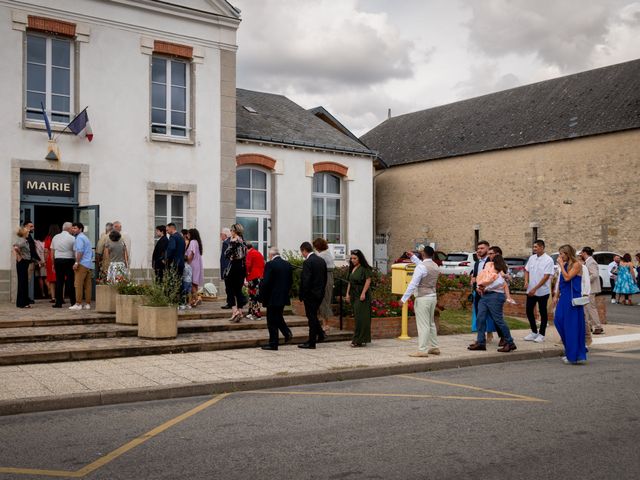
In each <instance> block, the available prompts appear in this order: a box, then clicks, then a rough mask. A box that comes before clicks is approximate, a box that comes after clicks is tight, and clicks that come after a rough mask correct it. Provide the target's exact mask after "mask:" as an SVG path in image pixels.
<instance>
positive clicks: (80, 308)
mask: <svg viewBox="0 0 640 480" xmlns="http://www.w3.org/2000/svg"><path fill="white" fill-rule="evenodd" d="M69 310H82V305H80V304H79V303H76V304H75V305H71V306H70V307H69Z"/></svg>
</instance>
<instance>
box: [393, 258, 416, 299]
mask: <svg viewBox="0 0 640 480" xmlns="http://www.w3.org/2000/svg"><path fill="white" fill-rule="evenodd" d="M415 268H416V266H415V265H414V264H413V263H394V264H393V265H392V266H391V293H395V294H396V295H403V294H404V292H405V291H406V290H407V287H408V286H409V284H410V283H411V278H412V277H413V271H414V270H415Z"/></svg>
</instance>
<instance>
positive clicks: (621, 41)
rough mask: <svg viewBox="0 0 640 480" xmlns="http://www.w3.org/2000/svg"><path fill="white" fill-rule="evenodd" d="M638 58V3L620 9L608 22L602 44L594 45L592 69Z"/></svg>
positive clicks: (639, 26) (639, 30) (639, 11)
mask: <svg viewBox="0 0 640 480" xmlns="http://www.w3.org/2000/svg"><path fill="white" fill-rule="evenodd" d="M636 58H640V2H634V3H632V4H629V5H626V6H625V7H623V8H622V9H620V10H619V11H618V12H617V13H616V14H615V15H613V16H612V18H611V19H610V21H609V24H608V28H607V33H606V35H605V36H604V38H603V42H602V43H599V44H597V45H595V47H594V50H593V53H592V56H591V63H592V65H593V66H594V67H601V66H604V65H611V64H614V63H620V62H626V61H629V60H634V59H636Z"/></svg>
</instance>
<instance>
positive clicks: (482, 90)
mask: <svg viewBox="0 0 640 480" xmlns="http://www.w3.org/2000/svg"><path fill="white" fill-rule="evenodd" d="M521 84H522V82H521V81H520V79H519V78H518V77H517V76H516V75H514V74H513V73H504V74H502V73H500V66H499V65H498V63H497V62H483V63H474V64H472V65H470V67H469V77H468V78H467V79H466V80H462V81H460V82H458V83H457V84H456V85H455V87H454V88H455V89H456V91H457V93H458V95H459V97H460V98H471V97H477V96H479V95H485V94H487V93H492V92H499V91H500V90H507V89H509V88H514V87H517V86H519V85H521Z"/></svg>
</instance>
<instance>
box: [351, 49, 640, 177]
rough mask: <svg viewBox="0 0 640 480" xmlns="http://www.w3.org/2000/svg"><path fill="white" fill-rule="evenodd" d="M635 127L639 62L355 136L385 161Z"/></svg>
mask: <svg viewBox="0 0 640 480" xmlns="http://www.w3.org/2000/svg"><path fill="white" fill-rule="evenodd" d="M635 128H640V60H633V61H630V62H626V63H620V64H617V65H612V66H609V67H603V68H598V69H595V70H589V71H587V72H582V73H577V74H574V75H569V76H566V77H561V78H555V79H552V80H547V81H544V82H539V83H534V84H531V85H525V86H522V87H518V88H513V89H510V90H505V91H502V92H497V93H492V94H489V95H484V96H481V97H477V98H471V99H469V100H463V101H460V102H455V103H451V104H448V105H443V106H440V107H435V108H429V109H427V110H421V111H419V112H414V113H409V114H406V115H400V116H397V117H392V118H390V119H388V120H386V121H384V122H383V123H381V124H380V125H378V126H377V127H375V128H373V129H372V130H371V131H369V132H367V133H366V134H365V135H363V136H362V137H360V140H362V141H363V142H364V143H365V144H366V145H367V146H368V147H370V148H372V149H375V150H378V152H379V155H380V156H381V157H382V159H383V160H384V161H385V163H387V165H388V166H390V167H393V166H395V165H403V164H407V163H414V162H422V161H427V160H434V159H438V158H447V157H455V156H459V155H466V154H471V153H478V152H486V151H490V150H500V149H505V148H513V147H521V146H525V145H533V144H536V143H544V142H553V141H556V140H565V139H569V138H576V137H585V136H589V135H597V134H602V133H610V132H617V131H621V130H628V129H635Z"/></svg>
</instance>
